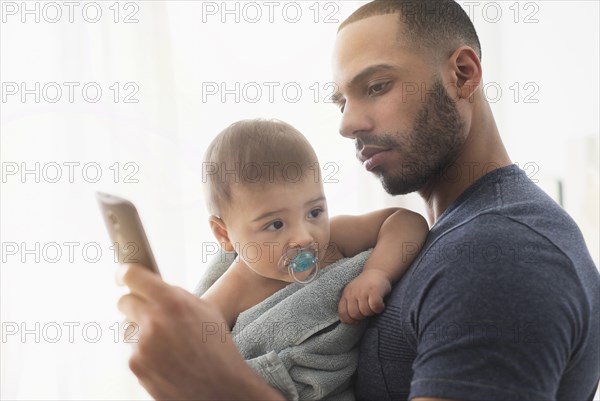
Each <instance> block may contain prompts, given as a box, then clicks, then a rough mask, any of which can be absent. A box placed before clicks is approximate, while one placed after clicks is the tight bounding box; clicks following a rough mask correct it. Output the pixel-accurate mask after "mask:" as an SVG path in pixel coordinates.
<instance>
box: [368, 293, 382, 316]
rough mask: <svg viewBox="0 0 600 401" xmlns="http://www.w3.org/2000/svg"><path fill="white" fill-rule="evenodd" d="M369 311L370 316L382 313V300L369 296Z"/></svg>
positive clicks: (376, 296) (375, 296)
mask: <svg viewBox="0 0 600 401" xmlns="http://www.w3.org/2000/svg"><path fill="white" fill-rule="evenodd" d="M369 309H370V310H371V311H372V312H373V313H371V314H372V315H373V314H376V313H381V312H383V310H384V309H385V303H384V302H383V298H382V297H380V296H378V295H371V296H369Z"/></svg>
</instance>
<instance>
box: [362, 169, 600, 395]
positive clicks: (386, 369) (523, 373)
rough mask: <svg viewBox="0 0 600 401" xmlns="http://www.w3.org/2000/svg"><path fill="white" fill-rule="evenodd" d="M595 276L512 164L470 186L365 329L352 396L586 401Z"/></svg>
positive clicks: (551, 209)
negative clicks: (354, 392) (383, 306)
mask: <svg viewBox="0 0 600 401" xmlns="http://www.w3.org/2000/svg"><path fill="white" fill-rule="evenodd" d="M599 377H600V275H599V274H598V270H597V268H596V266H595V265H594V263H593V261H592V259H591V257H590V254H589V252H588V250H587V247H586V245H585V243H584V240H583V237H582V235H581V232H580V230H579V229H578V227H577V226H576V224H575V222H574V221H573V220H572V219H571V218H570V217H569V216H568V215H567V213H566V212H565V211H564V210H563V209H562V208H561V207H560V206H559V205H557V204H556V203H555V202H554V201H553V200H552V199H551V198H550V197H548V196H547V195H546V194H545V193H544V192H543V191H542V190H540V189H539V188H538V187H537V186H536V185H535V184H534V183H533V182H531V180H529V178H528V177H527V176H526V174H525V172H524V171H523V170H521V169H519V168H518V167H517V166H514V165H512V166H508V167H504V168H501V169H498V170H495V171H493V172H491V173H489V174H487V175H486V176H484V177H482V178H481V179H479V180H478V181H477V182H475V183H474V184H473V185H472V186H471V187H470V188H468V189H467V190H466V191H465V192H464V193H463V194H462V195H461V196H460V197H459V198H458V199H457V200H456V201H455V202H454V204H453V205H451V206H450V207H449V208H448V209H447V210H446V211H445V212H444V214H443V215H442V216H441V217H440V219H439V220H438V222H437V223H436V224H435V225H434V226H433V228H432V229H431V232H430V234H429V236H428V238H427V241H426V243H425V246H424V248H423V251H422V252H421V254H420V255H419V257H418V258H417V259H416V260H415V262H414V263H413V265H412V266H411V268H410V269H409V270H408V272H407V273H406V274H405V276H404V277H403V278H402V280H401V281H400V282H399V283H398V284H397V285H396V286H395V287H394V289H393V290H392V292H391V294H390V295H389V297H388V298H387V300H386V309H385V311H384V312H383V313H382V314H380V315H378V316H376V317H375V318H373V319H372V320H371V322H370V323H369V327H368V329H367V332H366V333H365V336H364V337H363V340H362V343H361V349H360V358H359V367H358V373H357V381H356V387H355V389H356V395H357V398H358V399H359V400H361V399H362V400H381V401H383V400H400V399H412V398H415V397H439V398H451V399H460V400H477V401H481V400H502V401H506V400H554V399H556V400H591V399H592V397H593V395H594V393H595V390H596V387H597V384H598V379H599Z"/></svg>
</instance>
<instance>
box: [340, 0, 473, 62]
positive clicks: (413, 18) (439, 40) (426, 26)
mask: <svg viewBox="0 0 600 401" xmlns="http://www.w3.org/2000/svg"><path fill="white" fill-rule="evenodd" d="M396 13H397V14H398V15H399V21H400V33H401V35H403V38H404V39H408V41H409V42H410V43H409V45H410V44H412V45H413V46H416V47H418V48H426V49H429V50H431V51H433V54H434V55H438V56H439V55H446V54H445V53H448V52H453V51H454V50H456V49H457V48H458V47H460V46H462V45H467V46H469V47H471V48H472V49H473V50H474V51H475V52H476V53H477V56H478V57H479V59H480V60H481V44H480V43H479V37H478V36H477V32H476V31H475V27H474V26H473V23H472V22H471V20H470V19H469V16H468V15H467V13H466V12H465V11H464V10H463V9H462V7H461V6H460V5H459V4H458V3H457V2H455V1H453V0H375V1H372V2H371V3H368V4H365V5H364V6H362V7H360V8H359V9H358V10H356V11H355V12H354V13H353V14H352V15H350V17H348V18H347V19H346V20H345V21H344V22H342V24H341V25H340V27H339V29H338V32H339V31H340V30H341V29H342V28H344V27H345V26H346V25H348V24H351V23H352V22H355V21H360V20H362V19H365V18H368V17H372V16H375V15H386V14H396ZM440 53H441V54H440ZM450 54H451V53H450Z"/></svg>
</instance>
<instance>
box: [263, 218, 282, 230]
mask: <svg viewBox="0 0 600 401" xmlns="http://www.w3.org/2000/svg"><path fill="white" fill-rule="evenodd" d="M282 228H283V222H282V221H280V220H277V221H274V222H272V223H271V224H269V225H268V226H267V228H266V230H267V231H277V230H281V229H282Z"/></svg>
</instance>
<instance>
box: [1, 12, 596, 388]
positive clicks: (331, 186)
mask: <svg viewBox="0 0 600 401" xmlns="http://www.w3.org/2000/svg"><path fill="white" fill-rule="evenodd" d="M267 3H268V2H250V3H249V2H233V1H230V2H227V3H226V4H224V3H222V2H220V1H219V2H201V1H168V2H161V1H152V2H150V1H134V2H126V1H122V2H118V3H117V2H114V1H99V2H96V3H94V2H72V3H71V4H72V5H70V6H69V5H65V3H64V2H62V1H59V2H56V3H52V2H50V3H48V2H35V1H29V2H26V3H22V2H9V1H3V2H2V23H1V26H0V36H1V41H0V46H1V47H0V49H1V60H0V75H1V76H0V80H1V82H2V102H1V103H0V107H1V110H0V114H1V161H2V190H1V198H0V200H1V217H0V219H1V222H2V225H1V242H2V261H1V262H2V267H1V277H0V278H1V298H0V299H1V307H0V312H1V314H2V316H1V319H2V342H1V344H0V345H1V347H2V349H1V376H0V379H1V394H0V396H1V398H2V399H10V400H13V399H136V398H142V399H143V398H147V397H148V396H147V394H146V393H145V392H144V391H143V390H142V389H141V388H140V387H139V385H138V383H137V380H136V379H135V377H134V376H133V375H132V374H131V373H130V372H129V370H128V368H127V359H128V355H129V352H130V350H129V345H128V344H124V343H123V341H122V340H119V339H118V337H117V338H116V339H115V334H116V332H115V324H116V323H119V322H121V321H122V319H123V317H122V316H121V315H120V314H119V313H118V311H117V309H116V302H117V299H118V298H119V296H120V295H121V294H122V293H123V290H122V289H120V288H117V286H116V285H115V283H114V272H115V269H116V265H115V264H114V262H113V261H112V259H113V256H112V251H111V250H110V249H109V246H110V244H109V241H108V238H107V235H106V232H105V229H104V227H103V225H102V221H101V218H100V214H99V212H98V209H97V205H96V203H95V199H94V192H95V191H97V190H102V191H107V192H112V193H116V194H118V195H121V196H124V197H127V198H130V199H131V200H133V201H134V202H135V203H136V205H137V206H138V210H139V211H140V213H141V215H142V219H143V221H144V223H145V226H146V230H147V233H148V236H149V239H150V242H151V244H152V247H153V250H154V253H155V256H156V259H157V261H158V263H159V266H160V268H161V271H162V273H163V276H164V278H165V279H166V280H167V281H168V282H170V283H173V284H175V285H179V286H181V287H184V288H186V289H192V288H193V287H194V285H195V283H196V282H197V280H198V277H199V276H200V275H201V273H202V269H203V266H204V263H205V261H206V259H207V257H208V256H207V255H206V252H203V250H206V246H207V244H209V243H212V236H211V235H210V233H209V231H208V226H207V222H206V220H207V217H208V215H207V213H206V211H205V208H204V203H203V198H202V190H201V183H202V163H201V161H202V155H203V152H204V150H205V148H206V146H207V144H208V143H209V142H210V140H211V139H212V138H213V136H214V135H216V134H217V133H218V132H219V131H220V130H222V129H223V128H225V127H226V126H227V125H229V124H230V123H232V122H234V121H236V120H239V119H242V118H252V117H266V118H279V119H282V120H285V121H287V122H289V123H291V124H292V125H294V126H296V127H297V128H298V129H299V130H300V131H301V132H303V133H304V134H305V135H306V136H307V137H308V138H309V140H310V141H311V143H312V144H313V145H314V147H315V148H316V150H317V153H318V155H319V157H320V160H321V164H322V165H325V164H326V163H328V164H327V166H328V169H327V170H326V172H325V173H326V176H327V177H328V181H327V183H326V193H327V195H328V201H329V209H330V214H331V215H335V214H341V213H360V212H364V211H368V210H373V209H376V208H380V207H382V206H387V205H403V206H408V207H411V208H413V209H415V210H417V211H423V208H422V205H421V204H420V200H419V199H418V197H417V196H413V195H411V196H407V197H402V198H391V197H389V196H387V195H386V194H385V193H384V192H383V190H382V189H381V187H380V185H379V183H378V182H377V181H376V180H375V179H374V178H373V177H370V176H369V175H368V174H367V173H366V172H365V171H364V170H363V169H362V168H361V166H360V165H359V163H358V162H357V161H356V160H355V158H354V148H353V144H352V142H351V141H348V140H346V139H343V138H342V137H340V136H339V135H338V134H337V126H338V124H339V116H340V114H339V112H338V111H337V109H336V108H335V106H333V105H332V104H330V103H328V102H327V101H326V100H327V97H328V95H330V94H331V89H330V87H329V86H327V84H328V83H329V82H330V81H331V77H330V65H331V54H332V47H333V41H334V39H335V33H336V30H337V26H338V22H341V21H342V20H343V19H344V18H345V17H347V16H348V15H349V14H350V13H351V12H352V11H353V10H355V9H356V8H357V7H358V6H359V5H360V4H363V2H358V1H343V2H342V1H339V2H326V1H322V2H319V3H317V2H315V1H300V2H271V3H270V5H269V4H267ZM461 4H463V7H465V8H467V9H468V10H469V14H470V16H471V19H472V20H473V21H474V23H475V26H476V28H477V30H478V32H479V35H480V39H481V43H482V47H483V68H484V79H485V82H486V93H487V94H488V98H489V100H490V102H491V103H492V108H493V110H494V113H495V115H496V118H497V122H498V125H499V128H500V131H501V134H502V136H503V139H504V141H505V144H506V146H507V147H508V150H509V153H510V154H511V157H512V159H513V161H515V162H517V163H519V165H520V166H522V167H526V168H527V171H528V173H529V174H530V176H531V177H532V178H534V179H536V180H538V182H539V184H540V185H541V186H542V187H543V188H544V189H545V190H546V191H547V192H548V193H549V194H550V195H551V196H553V197H554V198H555V199H557V200H558V199H559V198H560V195H559V185H562V188H563V195H562V200H563V204H564V207H565V208H566V209H567V211H568V212H569V213H570V214H571V215H572V216H573V217H574V218H575V219H576V221H577V222H578V224H579V225H580V227H581V229H582V231H583V232H584V235H585V238H586V241H587V243H588V246H589V248H590V251H591V253H592V256H593V258H594V260H595V262H596V264H598V252H599V251H598V242H599V238H598V209H599V198H598V136H599V131H598V106H599V104H598V93H599V92H598V76H599V71H598V54H599V53H598V52H599V50H598V49H599V48H600V44H599V39H598V38H599V28H598V26H599V21H598V13H599V7H598V2H596V1H536V2H525V1H523V2H515V1H503V2H476V1H473V2H465V3H461ZM69 7H72V8H69ZM24 8H26V9H27V10H33V11H32V12H31V13H27V12H25V10H24ZM98 9H99V10H100V11H101V14H97V10H98ZM70 10H71V11H72V15H69V12H70ZM227 10H229V12H226V11H227ZM298 11H299V12H300V13H301V14H298ZM58 12H60V15H59V14H58ZM36 18H37V19H38V20H39V21H36ZM71 20H72V22H71ZM96 20H97V21H96ZM126 20H127V21H128V23H126V22H125V21H126ZM94 21H95V22H94ZM294 21H295V22H294ZM65 82H71V83H72V84H64V83H65ZM38 83H39V90H38V91H37V93H36V90H35V89H36V85H38ZM115 83H117V84H116V86H115ZM22 84H23V86H22ZM67 85H71V86H72V87H73V88H74V91H73V98H72V99H70V98H69V96H70V94H69V87H68V86H67ZM86 85H87V86H86ZM84 86H85V87H86V91H85V92H84V93H82V89H83V88H84ZM57 87H59V88H61V90H62V96H60V98H59V97H58V93H57V91H56V88H57ZM98 87H99V88H100V89H101V90H102V94H101V96H97V94H96V91H95V88H98ZM117 87H118V88H119V89H118V95H119V96H118V98H116V99H115V96H116V95H117ZM111 88H112V89H111ZM214 88H218V93H213V92H214V91H213V92H211V91H210V90H213V89H214ZM238 88H239V89H238ZM257 88H258V89H261V91H262V93H259V92H257V90H256V89H257ZM269 88H273V92H271V93H270V89H269ZM298 88H299V89H300V92H297V91H296V89H298ZM317 88H318V89H317ZM22 89H25V90H30V92H29V93H28V94H27V93H26V94H25V95H24V96H23V92H22ZM284 89H285V90H284ZM17 90H18V91H17ZM223 90H225V91H226V92H224V91H223ZM15 91H17V92H16V93H14V92H15ZM36 95H37V96H39V99H36ZM127 95H130V97H129V98H128V100H129V101H137V103H129V102H125V97H126V96H127ZM236 97H237V99H236ZM315 97H316V98H315ZM36 100H37V101H36ZM96 100H97V101H96ZM54 101H55V102H54ZM36 163H39V164H38V165H36ZM65 163H66V164H65ZM115 163H118V164H115ZM57 166H58V167H59V169H57ZM69 166H72V169H73V170H72V173H73V174H72V176H70V172H71V171H70V170H69ZM84 167H85V168H84ZM24 169H28V170H31V172H30V173H27V174H23V170H24ZM36 169H37V173H36V172H35V171H36ZM98 172H100V173H101V174H102V175H101V177H96V176H97V173H98ZM117 172H118V174H117ZM57 173H60V174H61V176H60V177H58V176H57ZM52 181H56V182H52ZM65 243H67V244H65ZM70 243H72V245H69V244H70ZM69 246H71V247H72V249H73V250H74V253H73V255H70V254H69V249H71V248H69ZM84 249H85V252H84V251H83V250H84ZM98 249H99V250H100V251H101V255H100V256H99V257H98V258H96V251H97V250H98ZM27 250H31V252H28V251H27ZM57 251H60V252H61V255H59V254H57ZM36 258H39V260H36ZM98 330H101V331H98Z"/></svg>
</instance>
